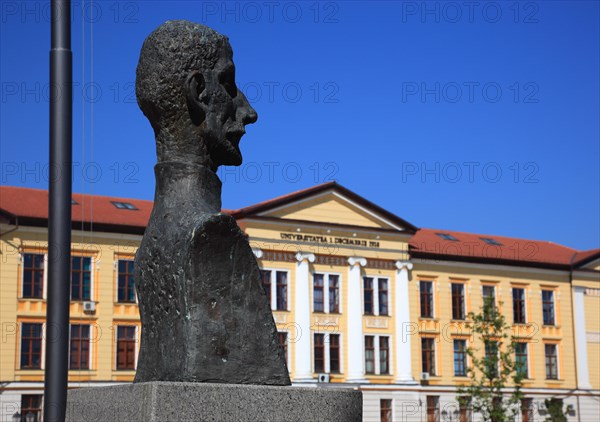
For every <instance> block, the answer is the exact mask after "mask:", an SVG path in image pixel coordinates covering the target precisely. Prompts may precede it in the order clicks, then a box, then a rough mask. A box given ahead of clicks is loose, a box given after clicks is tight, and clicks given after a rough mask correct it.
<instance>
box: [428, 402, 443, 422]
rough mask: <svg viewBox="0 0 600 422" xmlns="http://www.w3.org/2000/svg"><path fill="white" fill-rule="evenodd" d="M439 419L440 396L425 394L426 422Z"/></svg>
mask: <svg viewBox="0 0 600 422" xmlns="http://www.w3.org/2000/svg"><path fill="white" fill-rule="evenodd" d="M439 421H440V397H439V396H427V422H439Z"/></svg>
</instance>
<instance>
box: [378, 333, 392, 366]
mask: <svg viewBox="0 0 600 422" xmlns="http://www.w3.org/2000/svg"><path fill="white" fill-rule="evenodd" d="M379 373H380V374H389V373H390V338H389V337H385V336H380V337H379Z"/></svg>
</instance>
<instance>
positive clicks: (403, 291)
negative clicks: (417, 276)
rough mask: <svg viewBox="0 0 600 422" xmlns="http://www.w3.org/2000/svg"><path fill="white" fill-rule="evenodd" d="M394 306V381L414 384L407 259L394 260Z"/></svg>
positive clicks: (409, 264)
mask: <svg viewBox="0 0 600 422" xmlns="http://www.w3.org/2000/svg"><path fill="white" fill-rule="evenodd" d="M396 268H397V271H396V283H395V289H396V291H395V294H394V296H395V301H394V303H395V306H394V314H395V318H396V332H395V333H394V337H395V338H396V368H395V369H396V377H395V378H396V379H395V381H396V383H399V384H416V382H415V380H414V378H413V376H412V367H411V365H412V356H411V342H410V336H409V335H408V334H407V332H408V328H409V326H410V307H409V296H408V272H409V271H410V270H412V268H413V264H412V263H411V262H409V261H396Z"/></svg>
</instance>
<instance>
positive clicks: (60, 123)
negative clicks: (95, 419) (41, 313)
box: [33, 0, 73, 422]
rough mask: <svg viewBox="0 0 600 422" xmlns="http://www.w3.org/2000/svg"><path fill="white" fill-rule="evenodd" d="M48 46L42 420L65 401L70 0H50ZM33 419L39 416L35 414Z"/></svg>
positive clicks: (60, 412) (55, 416)
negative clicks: (44, 344)
mask: <svg viewBox="0 0 600 422" xmlns="http://www.w3.org/2000/svg"><path fill="white" fill-rule="evenodd" d="M51 9H52V20H51V50H50V86H51V87H52V89H51V90H50V92H51V94H50V167H49V168H50V183H49V185H50V186H49V191H50V194H49V206H48V304H47V313H46V335H45V338H46V366H45V377H44V396H45V397H44V420H45V421H47V422H63V421H64V420H65V411H66V405H67V383H68V366H67V363H68V362H67V360H68V353H69V349H68V346H69V343H68V339H69V331H68V330H69V279H70V277H69V273H70V261H71V189H72V186H71V171H72V170H71V166H72V148H73V143H72V122H73V116H72V112H73V97H72V82H73V64H72V60H73V59H72V53H71V1H70V0H52V3H51ZM33 417H34V420H35V415H33Z"/></svg>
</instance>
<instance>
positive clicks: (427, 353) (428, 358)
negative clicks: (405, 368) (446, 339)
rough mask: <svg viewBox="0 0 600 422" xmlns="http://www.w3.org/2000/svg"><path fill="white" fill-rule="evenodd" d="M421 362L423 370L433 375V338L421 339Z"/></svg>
mask: <svg viewBox="0 0 600 422" xmlns="http://www.w3.org/2000/svg"><path fill="white" fill-rule="evenodd" d="M421 363H422V369H423V372H427V373H428V374H429V375H435V339H433V338H430V337H424V338H422V339H421Z"/></svg>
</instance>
